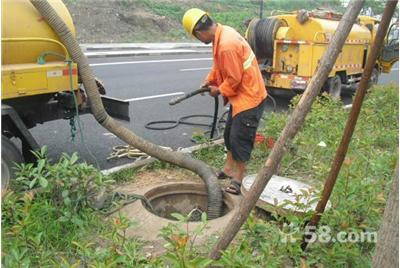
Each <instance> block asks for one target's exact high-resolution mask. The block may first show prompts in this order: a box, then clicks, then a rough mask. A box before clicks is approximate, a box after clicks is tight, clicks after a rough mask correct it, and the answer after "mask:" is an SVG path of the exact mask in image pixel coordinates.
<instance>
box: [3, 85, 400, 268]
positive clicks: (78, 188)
mask: <svg viewBox="0 0 400 268" xmlns="http://www.w3.org/2000/svg"><path fill="white" fill-rule="evenodd" d="M297 101H298V98H295V99H294V100H293V102H294V103H296V102H297ZM290 112H291V111H288V112H287V113H268V114H265V116H264V120H266V126H265V128H263V129H260V130H259V131H260V132H261V133H263V134H264V135H265V136H267V137H271V138H273V139H275V140H276V139H277V138H278V137H279V135H280V132H281V131H282V129H283V127H284V126H285V124H286V121H287V118H288V115H289V114H290ZM348 113H349V112H348V111H346V110H344V109H343V108H342V104H341V103H338V102H336V101H334V100H332V99H330V98H328V97H326V96H322V97H319V98H318V100H317V101H316V102H315V103H314V104H313V108H312V111H311V113H310V114H309V115H308V116H307V119H306V122H305V125H304V126H303V128H302V129H301V131H300V132H299V133H298V135H297V136H296V138H295V139H294V140H293V142H292V143H291V144H290V146H289V147H288V150H287V152H286V155H285V157H284V159H283V161H282V163H281V166H280V168H279V170H278V174H279V175H283V176H288V177H291V178H296V179H299V180H303V181H306V182H308V183H310V184H313V185H314V186H315V187H316V189H317V190H321V189H322V186H323V183H324V180H325V178H326V176H327V174H328V172H329V169H330V165H331V161H332V158H333V156H334V154H335V151H336V148H337V146H338V144H339V141H340V138H341V135H342V132H343V128H344V125H345V121H346V119H347V117H348ZM320 142H324V143H325V144H326V147H321V146H319V145H318V144H319V143H320ZM397 148H398V87H395V86H385V87H375V88H373V89H372V90H371V92H370V93H369V94H368V96H367V98H366V100H365V102H364V105H363V109H362V111H361V114H360V118H359V121H358V124H357V127H356V130H355V133H354V136H353V139H352V142H351V145H350V148H349V152H348V154H347V159H346V161H345V164H344V165H343V167H342V169H341V172H340V174H339V177H338V180H337V183H336V185H335V188H334V191H333V194H332V196H331V199H330V202H331V206H332V207H331V209H329V210H327V211H326V212H325V213H324V214H323V216H322V218H321V222H320V226H325V227H329V228H330V232H331V233H330V234H331V235H332V236H335V235H336V234H338V233H339V232H342V231H343V232H346V233H349V232H358V233H360V232H366V231H377V230H378V229H379V227H380V226H381V221H382V214H383V209H384V205H385V197H386V196H387V195H388V190H389V189H390V184H391V180H392V175H393V174H392V173H393V170H394V167H395V164H396V160H397V157H398V155H397V153H398V151H397ZM270 150H271V149H270V148H268V147H266V146H263V145H261V146H257V147H256V148H255V150H254V151H253V154H252V158H251V161H250V163H249V165H248V173H256V172H257V171H258V170H259V169H260V168H261V167H262V166H263V165H264V162H265V160H266V158H267V157H268V154H269V153H270ZM45 151H46V150H45V149H44V150H42V152H40V153H38V154H37V156H38V158H39V159H40V160H39V164H38V165H37V166H33V165H30V164H27V165H21V166H19V172H18V176H19V179H18V180H17V181H14V183H13V185H12V187H13V188H12V189H13V190H14V191H10V192H8V193H6V194H5V195H4V196H3V197H2V264H3V265H4V266H5V267H80V266H86V267H160V266H165V265H166V264H165V263H164V261H165V260H170V261H172V262H173V263H175V262H180V261H182V258H185V261H188V262H190V263H199V265H200V264H202V265H205V264H208V263H209V260H207V259H205V258H204V255H201V256H200V255H199V254H198V253H197V252H198V250H197V249H193V250H191V249H189V248H188V247H186V244H182V241H186V240H185V239H186V237H189V239H192V238H193V237H192V236H193V234H190V233H187V232H183V233H182V232H181V231H179V230H178V229H176V228H175V227H173V226H170V228H172V229H169V230H171V232H169V231H168V230H167V231H168V232H167V231H166V230H164V231H163V234H162V235H163V237H164V239H166V240H167V241H170V242H171V241H172V242H174V243H176V245H179V248H175V249H171V248H170V249H169V250H168V252H167V254H166V255H164V256H161V257H160V258H158V257H157V258H151V259H149V258H147V257H145V256H143V254H142V253H141V248H142V246H143V244H142V242H140V241H138V240H136V239H129V238H127V237H125V235H124V234H125V232H126V229H127V228H128V227H132V226H133V227H134V224H135V223H134V222H132V221H130V220H128V219H126V218H124V217H122V216H120V217H118V218H116V219H106V218H104V217H103V216H102V215H101V214H99V213H98V212H96V211H94V210H93V209H92V208H91V205H90V204H91V198H90V196H91V194H90V193H92V192H93V191H92V190H93V189H94V190H95V192H96V191H98V190H99V189H101V188H102V187H108V186H111V183H113V181H112V180H111V179H113V180H114V181H116V182H124V181H126V180H127V178H131V179H134V174H135V172H136V171H135V170H126V171H123V172H120V173H117V174H114V175H113V176H112V178H110V177H104V176H103V175H101V173H100V172H99V171H98V170H96V169H95V168H93V167H92V166H90V165H87V164H85V163H78V162H77V160H78V157H77V155H76V154H74V155H72V156H67V155H64V156H63V157H62V158H61V159H60V160H59V161H58V162H56V163H54V164H51V163H50V162H49V161H47V159H46V158H45ZM194 157H196V158H198V159H201V160H203V161H205V162H207V163H208V164H210V165H212V166H215V167H217V168H221V167H222V166H223V163H224V159H225V153H224V149H223V147H222V146H217V147H213V148H208V149H203V150H201V151H198V152H196V153H194ZM168 168H171V166H170V165H169V164H165V163H162V162H159V161H155V162H153V163H152V164H150V165H149V166H148V167H146V169H149V170H152V169H168ZM114 183H115V182H114ZM31 188H36V189H39V188H40V189H42V190H40V191H39V192H36V193H33V192H30V191H28V192H25V191H27V190H30V189H31ZM310 215H311V214H310V213H306V214H305V215H298V214H294V213H288V214H287V215H286V216H285V217H282V216H278V215H277V214H273V217H274V219H275V220H274V221H266V220H263V219H262V218H260V217H255V216H254V215H252V216H251V217H249V219H248V220H247V222H246V224H245V225H244V226H243V229H242V230H243V231H242V232H241V234H240V235H238V236H237V238H236V240H235V243H233V244H232V245H231V246H230V247H229V248H228V250H226V251H224V253H223V257H222V258H221V260H220V261H219V262H217V263H215V264H219V265H221V266H224V267H264V265H265V263H268V267H282V266H284V265H292V266H295V267H299V266H301V265H303V264H307V265H309V266H315V265H323V266H324V267H369V266H370V265H371V256H372V254H373V251H374V244H373V243H368V242H365V241H364V242H356V243H350V242H345V243H332V242H329V243H317V244H313V245H311V246H310V248H309V250H307V251H306V252H303V251H302V250H301V249H300V240H299V239H300V238H301V236H302V234H303V233H304V222H305V221H307V220H308V219H309V217H310ZM289 222H290V223H291V224H292V225H290V226H288V225H287V224H288V223H289ZM291 228H292V229H293V228H294V229H293V230H296V228H297V231H296V232H294V234H293V235H294V237H295V238H296V239H297V241H295V242H294V243H289V242H282V230H283V231H285V232H287V231H292V229H291ZM322 231H323V230H322ZM176 232H178V233H176ZM320 232H321V230H320ZM177 235H178V236H179V237H178V236H177ZM177 237H178V238H179V239H178V238H177ZM186 250H190V251H189V252H187V251H186ZM182 251H184V252H185V254H183V255H180V254H181V253H182ZM203 252H204V251H203ZM182 256H183V257H182ZM74 265H75V266H74ZM182 267H184V266H182ZM198 267H201V266H198Z"/></svg>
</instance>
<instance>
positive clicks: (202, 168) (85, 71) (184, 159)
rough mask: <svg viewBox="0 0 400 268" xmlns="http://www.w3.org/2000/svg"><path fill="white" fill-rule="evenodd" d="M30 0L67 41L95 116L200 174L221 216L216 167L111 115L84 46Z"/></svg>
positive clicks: (132, 141)
mask: <svg viewBox="0 0 400 268" xmlns="http://www.w3.org/2000/svg"><path fill="white" fill-rule="evenodd" d="M30 1H31V3H32V4H33V6H34V7H35V8H36V9H37V10H38V11H39V13H40V14H41V15H42V16H43V18H44V19H45V20H46V21H47V23H48V24H49V25H50V26H51V27H52V28H53V30H54V31H55V32H56V33H57V35H58V36H59V38H60V40H61V42H62V43H63V44H64V45H65V47H66V48H67V50H68V52H69V53H70V55H71V57H72V59H73V61H74V62H76V63H77V64H78V68H79V74H80V76H81V78H82V82H83V84H84V86H85V90H86V93H87V95H88V98H89V100H90V104H91V110H92V113H93V115H94V117H95V118H96V120H97V121H98V122H99V123H100V124H101V125H102V126H103V127H104V128H106V129H107V130H109V131H110V132H112V133H113V134H115V135H116V136H117V137H118V138H120V139H121V140H123V141H124V142H126V143H127V144H129V145H132V146H134V147H136V148H138V149H139V150H141V151H143V152H145V153H147V154H148V155H151V156H153V157H155V158H158V159H160V160H162V161H165V162H168V163H171V164H174V165H177V166H179V167H182V168H185V169H189V170H191V171H193V172H195V173H196V174H198V175H199V176H200V177H201V178H202V179H203V181H204V182H205V184H206V185H207V191H208V210H207V213H208V218H209V219H214V218H217V217H219V216H220V215H221V212H222V191H221V188H220V186H219V184H218V180H217V177H216V175H215V173H214V171H213V169H212V168H211V167H210V166H208V165H207V164H205V163H204V162H202V161H199V160H196V159H193V158H191V157H190V156H188V155H185V154H182V153H179V152H172V151H167V150H165V149H163V148H161V147H160V146H157V145H155V144H153V143H150V142H149V141H146V140H145V139H143V138H141V137H139V136H137V135H136V134H134V133H133V132H132V131H130V130H129V129H127V128H125V127H124V126H122V125H121V124H119V123H118V122H117V121H115V120H114V119H113V118H112V117H110V116H109V115H108V114H107V112H106V111H105V110H104V106H103V103H102V101H101V98H100V95H99V92H98V90H97V85H96V81H95V79H94V75H93V73H92V70H91V69H90V67H89V64H88V61H87V58H86V56H85V55H84V54H83V53H82V50H81V48H80V47H79V44H78V42H77V41H76V39H75V37H74V36H73V35H72V33H71V31H70V30H69V29H68V27H67V26H66V25H65V23H64V21H63V20H62V19H61V18H60V17H59V16H58V14H57V13H56V12H55V10H54V9H53V8H52V6H51V5H50V4H49V3H48V2H47V1H37V0H30Z"/></svg>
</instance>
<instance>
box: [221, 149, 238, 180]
mask: <svg viewBox="0 0 400 268" xmlns="http://www.w3.org/2000/svg"><path fill="white" fill-rule="evenodd" d="M235 164H236V161H235V160H234V159H233V157H232V152H231V151H228V152H227V154H226V160H225V164H224V169H223V171H224V173H225V174H226V175H228V176H233V173H234V172H235V169H236V167H235Z"/></svg>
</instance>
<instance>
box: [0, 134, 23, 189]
mask: <svg viewBox="0 0 400 268" xmlns="http://www.w3.org/2000/svg"><path fill="white" fill-rule="evenodd" d="M22 162H24V159H23V157H22V154H21V153H20V151H19V150H18V148H17V146H15V144H14V143H13V142H12V141H11V140H10V139H8V138H7V137H6V136H3V135H2V136H1V190H4V189H6V188H7V187H8V184H9V182H10V180H11V179H14V178H15V173H14V169H13V167H14V165H15V163H18V164H20V163H22Z"/></svg>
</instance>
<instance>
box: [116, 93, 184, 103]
mask: <svg viewBox="0 0 400 268" xmlns="http://www.w3.org/2000/svg"><path fill="white" fill-rule="evenodd" d="M183 94H185V92H174V93H168V94H160V95H153V96H146V97H139V98H132V99H127V100H124V101H129V102H131V101H141V100H150V99H157V98H163V97H170V96H176V95H183Z"/></svg>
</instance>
